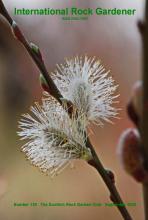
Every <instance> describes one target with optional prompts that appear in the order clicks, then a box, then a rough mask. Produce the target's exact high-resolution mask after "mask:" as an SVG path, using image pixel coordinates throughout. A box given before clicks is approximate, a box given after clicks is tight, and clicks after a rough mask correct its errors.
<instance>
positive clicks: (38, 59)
mask: <svg viewBox="0 0 148 220" xmlns="http://www.w3.org/2000/svg"><path fill="white" fill-rule="evenodd" d="M0 13H1V14H2V15H3V16H4V17H5V18H6V20H7V21H8V22H9V24H10V25H11V27H12V31H13V33H14V36H15V37H16V38H17V39H18V40H19V41H20V42H21V43H22V44H23V46H24V47H25V48H26V50H27V51H28V53H29V54H30V56H31V57H32V59H33V61H34V62H35V63H36V65H37V66H38V68H39V69H40V71H41V73H42V75H43V76H44V78H45V80H46V82H47V84H48V87H49V90H50V94H51V95H52V96H53V97H55V98H56V99H57V100H58V101H59V103H60V104H62V99H63V96H62V95H61V93H60V91H59V90H58V88H57V87H56V85H55V83H54V81H53V80H52V78H51V77H50V75H49V73H48V71H47V69H46V67H45V65H44V62H43V60H42V56H41V52H40V51H39V49H38V48H37V47H36V48H32V46H33V45H32V44H30V43H29V42H28V41H27V40H26V38H25V37H24V35H23V33H22V31H21V30H20V28H19V27H18V25H17V24H16V23H15V21H13V19H12V18H11V16H10V15H9V13H8V11H7V10H6V8H5V6H4V4H3V2H2V0H0ZM68 107H69V108H68V109H69V112H68V113H69V114H71V109H72V104H71V103H69V106H68ZM86 145H87V147H88V148H90V150H91V152H92V156H93V161H89V162H88V163H89V164H90V165H91V166H93V167H95V168H96V169H97V171H98V172H99V174H100V175H101V177H102V178H103V180H104V182H105V184H106V186H107V188H108V189H109V191H110V194H111V196H110V199H111V200H112V201H113V202H114V203H116V204H123V201H122V199H121V197H120V195H119V193H118V191H117V189H116V186H115V184H114V182H113V181H112V179H111V178H110V176H109V175H108V173H107V171H106V170H105V169H104V167H103V165H102V163H101V162H100V160H99V158H98V156H97V154H96V152H95V150H94V148H93V146H92V144H91V143H90V141H89V139H87V143H86ZM117 207H118V209H119V211H120V213H121V215H122V216H123V218H124V219H125V220H132V218H131V216H130V214H129V213H128V211H127V209H126V207H124V206H118V205H117Z"/></svg>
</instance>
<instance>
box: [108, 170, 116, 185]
mask: <svg viewBox="0 0 148 220" xmlns="http://www.w3.org/2000/svg"><path fill="white" fill-rule="evenodd" d="M106 172H107V174H108V176H109V177H110V179H111V181H112V183H114V184H115V175H114V173H113V172H112V171H111V170H106Z"/></svg>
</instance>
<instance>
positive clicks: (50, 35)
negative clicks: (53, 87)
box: [0, 0, 144, 220]
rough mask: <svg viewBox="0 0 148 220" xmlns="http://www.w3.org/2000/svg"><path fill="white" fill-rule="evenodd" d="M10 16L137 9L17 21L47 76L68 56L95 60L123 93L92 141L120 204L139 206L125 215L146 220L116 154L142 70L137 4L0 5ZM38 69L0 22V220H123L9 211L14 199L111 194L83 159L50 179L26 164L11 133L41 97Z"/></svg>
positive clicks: (82, 213)
mask: <svg viewBox="0 0 148 220" xmlns="http://www.w3.org/2000/svg"><path fill="white" fill-rule="evenodd" d="M4 3H5V4H6V6H7V8H8V9H9V11H10V13H11V14H12V15H13V10H14V7H17V8H22V7H26V8H37V7H50V8H52V7H53V8H56V7H58V8H63V7H71V6H76V7H92V8H96V7H107V8H109V7H111V8H112V7H113V8H114V7H118V8H130V7H131V8H136V10H137V12H136V15H135V16H96V15H93V16H91V17H89V19H88V20H87V21H63V20H62V19H60V17H58V16H57V17H56V16H49V17H48V16H14V15H13V17H14V19H15V20H16V21H17V22H18V23H19V25H20V26H21V29H22V30H23V32H24V33H25V35H26V36H27V37H28V39H29V40H30V41H32V42H34V43H36V44H37V45H39V47H40V49H41V51H42V53H43V56H44V60H45V63H46V65H47V68H48V69H49V71H51V70H54V68H55V64H56V63H61V62H63V60H64V58H65V57H71V56H74V55H76V54H80V55H83V54H88V55H90V56H96V57H99V58H100V59H101V60H102V62H103V64H104V65H105V67H106V69H110V70H111V73H112V75H113V77H114V78H115V80H116V82H117V83H118V84H119V93H120V104H119V105H120V107H121V108H122V111H121V113H120V117H121V119H120V120H115V121H114V122H115V124H114V125H111V124H105V126H104V128H100V127H95V128H94V127H93V129H94V134H93V135H92V136H91V141H92V143H93V144H94V146H95V149H96V151H97V153H98V155H99V157H100V158H101V160H102V161H103V163H104V165H105V167H107V168H110V169H112V170H113V171H114V172H115V174H116V184H117V187H118V189H119V190H120V192H121V195H122V197H123V199H124V201H125V202H126V203H127V202H136V203H137V206H136V207H130V208H129V211H130V212H131V214H132V215H133V219H134V220H139V219H143V214H142V213H143V205H142V191H141V186H140V184H137V183H136V182H135V181H134V180H133V179H132V178H131V177H129V176H128V175H127V174H126V173H125V172H124V171H123V169H122V167H121V165H120V163H119V160H118V158H117V155H116V146H117V143H118V139H119V135H120V133H121V132H122V131H123V130H124V129H125V128H127V127H129V126H132V124H131V123H130V122H129V121H128V118H127V115H126V107H125V106H126V103H127V101H128V99H129V96H130V93H131V87H132V85H133V83H134V82H135V81H136V80H137V79H139V78H140V73H141V39H140V35H139V32H138V29H137V26H136V23H137V20H138V19H140V18H142V15H143V4H144V2H142V1H141V0H134V1H130V0H124V1H121V0H120V1H119V0H110V1H104V0H100V1H97V0H93V1H89V0H86V1H73V2H67V1H66V0H61V1H56V0H50V1H48V0H42V1H38V0H25V1H17V0H4ZM38 76H39V72H38V69H37V68H36V66H35V65H34V63H33V62H32V60H31V59H30V57H29V56H28V54H27V53H26V51H25V49H24V48H23V47H22V46H21V45H20V43H19V42H17V41H16V40H15V39H13V37H12V34H11V31H10V28H9V27H8V25H7V24H6V22H5V21H4V20H3V19H2V17H0V122H1V123H0V219H1V220H10V219H11V220H19V219H21V220H26V219H27V220H40V219H42V220H49V219H52V220H58V219H60V220H68V219H71V220H75V219H78V220H80V219H81V220H90V219H93V220H97V219H99V220H106V219H114V220H119V219H121V216H120V214H119V213H118V211H117V209H116V208H112V207H108V208H105V207H14V206H13V203H14V202H26V203H27V202H92V203H93V202H96V203H107V202H110V201H109V193H108V191H107V189H106V187H105V185H104V183H103V181H102V180H101V178H100V177H99V176H98V174H97V172H96V171H95V170H94V169H93V168H91V167H89V166H88V165H87V164H86V163H85V162H83V161H82V162H81V161H76V162H75V168H74V169H70V168H69V169H66V170H65V171H64V172H63V173H62V174H61V175H59V176H57V177H55V178H54V179H53V180H51V179H50V177H48V176H45V175H43V174H41V173H40V172H39V171H38V169H36V168H34V167H32V166H30V164H29V162H28V161H26V159H25V156H24V154H23V153H21V152H20V147H21V145H22V142H21V141H19V139H18V137H17V134H16V131H17V130H18V128H17V121H18V120H19V118H20V115H21V114H22V113H25V112H28V109H29V107H30V105H32V104H33V103H34V101H38V100H41V96H42V89H41V88H40V85H39V81H38Z"/></svg>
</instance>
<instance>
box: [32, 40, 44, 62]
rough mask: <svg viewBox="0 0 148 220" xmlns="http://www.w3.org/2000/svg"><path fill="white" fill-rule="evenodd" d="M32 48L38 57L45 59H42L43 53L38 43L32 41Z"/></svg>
mask: <svg viewBox="0 0 148 220" xmlns="http://www.w3.org/2000/svg"><path fill="white" fill-rule="evenodd" d="M30 48H31V49H32V51H33V52H34V53H35V54H36V55H37V56H38V58H39V59H40V60H41V61H43V60H42V54H41V52H40V49H39V47H38V46H37V45H36V44H34V43H30Z"/></svg>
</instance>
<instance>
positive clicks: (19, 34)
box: [12, 21, 25, 43]
mask: <svg viewBox="0 0 148 220" xmlns="http://www.w3.org/2000/svg"><path fill="white" fill-rule="evenodd" d="M12 33H13V35H14V37H15V38H16V39H17V40H19V41H20V42H22V43H23V42H24V41H25V38H24V36H23V34H22V32H21V31H20V29H19V27H18V25H17V23H16V22H15V21H13V22H12Z"/></svg>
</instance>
